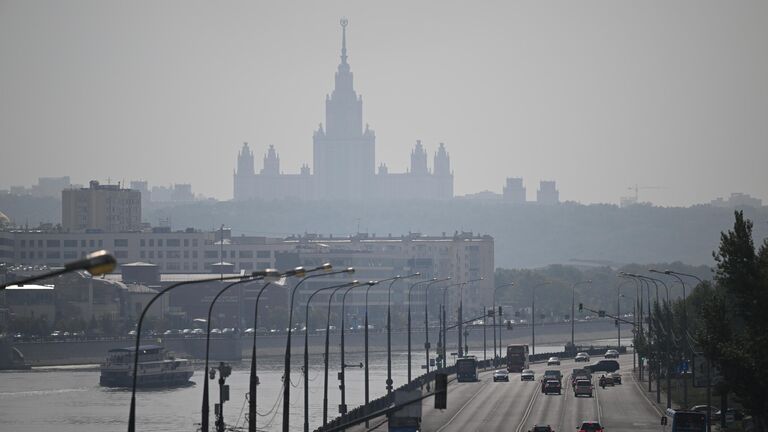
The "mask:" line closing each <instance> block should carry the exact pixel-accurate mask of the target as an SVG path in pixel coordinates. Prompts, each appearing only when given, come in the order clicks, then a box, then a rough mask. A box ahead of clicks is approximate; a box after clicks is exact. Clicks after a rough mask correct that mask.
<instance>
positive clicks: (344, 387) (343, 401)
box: [339, 281, 377, 415]
mask: <svg viewBox="0 0 768 432" xmlns="http://www.w3.org/2000/svg"><path fill="white" fill-rule="evenodd" d="M376 284H377V282H374V281H368V282H366V283H364V284H359V285H355V286H351V287H349V288H347V289H346V290H345V291H344V294H343V295H342V296H341V384H339V390H341V405H339V414H342V415H344V414H346V413H347V385H346V382H347V374H346V372H345V370H346V368H347V365H346V363H344V361H345V360H344V351H345V347H344V327H345V324H344V318H345V316H346V313H345V312H344V308H345V306H346V303H347V294H349V292H350V291H352V290H353V289H355V288H357V287H360V286H364V287H366V288H369V287H371V286H373V285H376ZM360 367H363V365H362V364H360Z"/></svg>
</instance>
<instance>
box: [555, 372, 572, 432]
mask: <svg viewBox="0 0 768 432" xmlns="http://www.w3.org/2000/svg"><path fill="white" fill-rule="evenodd" d="M570 376H571V374H568V376H566V377H565V391H563V397H564V398H565V400H564V401H563V408H562V410H561V411H560V424H559V425H558V426H560V430H565V428H564V427H563V425H564V424H565V411H566V409H567V408H568V388H569V387H570V385H568V383H569V382H570V381H571V380H570V379H569V378H570ZM573 397H574V398H575V397H576V395H575V394H574V396H573Z"/></svg>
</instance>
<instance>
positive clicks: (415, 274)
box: [411, 272, 421, 277]
mask: <svg viewBox="0 0 768 432" xmlns="http://www.w3.org/2000/svg"><path fill="white" fill-rule="evenodd" d="M411 276H414V277H415V276H421V272H416V273H414V274H412V275H411Z"/></svg>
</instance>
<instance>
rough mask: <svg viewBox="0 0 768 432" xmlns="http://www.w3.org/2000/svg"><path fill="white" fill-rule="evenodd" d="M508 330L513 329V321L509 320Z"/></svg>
mask: <svg viewBox="0 0 768 432" xmlns="http://www.w3.org/2000/svg"><path fill="white" fill-rule="evenodd" d="M507 330H512V321H507Z"/></svg>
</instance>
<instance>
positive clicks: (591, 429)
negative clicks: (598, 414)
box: [579, 421, 604, 432]
mask: <svg viewBox="0 0 768 432" xmlns="http://www.w3.org/2000/svg"><path fill="white" fill-rule="evenodd" d="M579 432H604V429H603V427H602V426H601V425H600V422H596V421H585V422H584V423H582V424H581V427H580V428H579Z"/></svg>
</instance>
